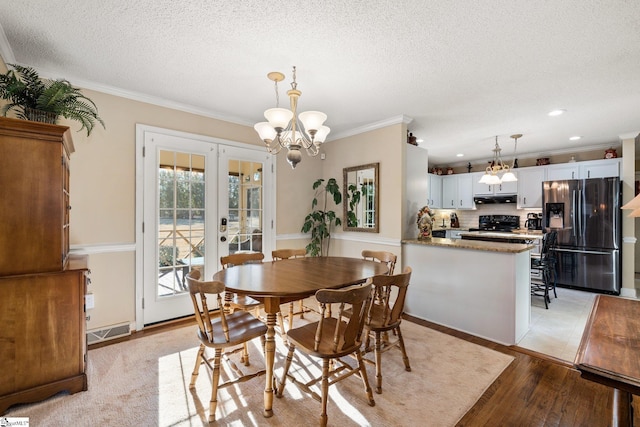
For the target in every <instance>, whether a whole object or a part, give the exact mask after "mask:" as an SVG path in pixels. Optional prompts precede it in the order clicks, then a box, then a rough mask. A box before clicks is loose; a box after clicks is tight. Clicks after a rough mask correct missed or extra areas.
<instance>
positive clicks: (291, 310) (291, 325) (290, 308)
mask: <svg viewBox="0 0 640 427" xmlns="http://www.w3.org/2000/svg"><path fill="white" fill-rule="evenodd" d="M291 329H293V303H292V302H290V303H289V330H291Z"/></svg>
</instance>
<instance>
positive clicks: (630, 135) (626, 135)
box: [618, 131, 640, 140]
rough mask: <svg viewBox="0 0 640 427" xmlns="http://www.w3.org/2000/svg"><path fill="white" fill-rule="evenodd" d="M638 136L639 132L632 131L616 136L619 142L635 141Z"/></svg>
mask: <svg viewBox="0 0 640 427" xmlns="http://www.w3.org/2000/svg"><path fill="white" fill-rule="evenodd" d="M638 136H640V131H632V132H627V133H623V134H621V135H618V137H619V138H620V140H625V139H636V138H637V137H638Z"/></svg>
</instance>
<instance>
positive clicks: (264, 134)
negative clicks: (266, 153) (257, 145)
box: [253, 122, 278, 141]
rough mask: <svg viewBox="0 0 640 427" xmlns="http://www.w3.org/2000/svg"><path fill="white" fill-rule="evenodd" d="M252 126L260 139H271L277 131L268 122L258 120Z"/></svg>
mask: <svg viewBox="0 0 640 427" xmlns="http://www.w3.org/2000/svg"><path fill="white" fill-rule="evenodd" d="M253 128H254V129H255V130H256V132H258V135H259V136H260V139H261V140H263V141H273V140H274V139H275V138H276V135H278V133H277V132H276V130H275V129H274V128H273V126H271V125H270V124H269V122H260V123H256V124H255V125H253Z"/></svg>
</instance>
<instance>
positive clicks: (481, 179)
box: [478, 173, 489, 184]
mask: <svg viewBox="0 0 640 427" xmlns="http://www.w3.org/2000/svg"><path fill="white" fill-rule="evenodd" d="M488 180H489V174H488V173H485V174H484V175H482V178H480V181H478V184H489V183H488V182H487V181H488Z"/></svg>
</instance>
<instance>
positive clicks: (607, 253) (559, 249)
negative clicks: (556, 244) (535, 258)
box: [554, 248, 617, 255]
mask: <svg viewBox="0 0 640 427" xmlns="http://www.w3.org/2000/svg"><path fill="white" fill-rule="evenodd" d="M613 250H617V249H613ZM554 251H555V252H571V253H575V254H592V255H609V254H611V251H609V252H603V251H586V250H580V249H561V248H555V249H554Z"/></svg>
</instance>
